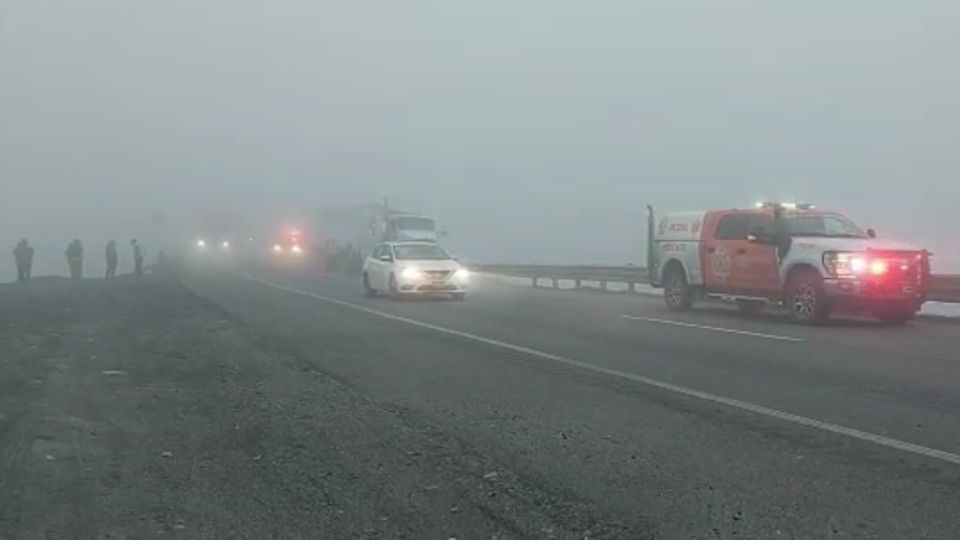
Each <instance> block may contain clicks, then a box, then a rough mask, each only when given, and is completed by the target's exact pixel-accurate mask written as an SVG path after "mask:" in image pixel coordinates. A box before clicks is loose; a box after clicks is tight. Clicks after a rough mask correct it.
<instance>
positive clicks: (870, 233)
mask: <svg viewBox="0 0 960 540" xmlns="http://www.w3.org/2000/svg"><path fill="white" fill-rule="evenodd" d="M867 236H869V237H870V238H876V237H877V231H875V230H873V229H867Z"/></svg>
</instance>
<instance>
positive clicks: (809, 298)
mask: <svg viewBox="0 0 960 540" xmlns="http://www.w3.org/2000/svg"><path fill="white" fill-rule="evenodd" d="M816 311H817V292H816V291H815V290H813V287H811V286H810V284H808V283H800V284H799V285H797V286H796V287H794V289H793V313H794V314H795V315H796V316H797V317H799V318H801V319H810V318H812V317H813V314H814V313H816Z"/></svg>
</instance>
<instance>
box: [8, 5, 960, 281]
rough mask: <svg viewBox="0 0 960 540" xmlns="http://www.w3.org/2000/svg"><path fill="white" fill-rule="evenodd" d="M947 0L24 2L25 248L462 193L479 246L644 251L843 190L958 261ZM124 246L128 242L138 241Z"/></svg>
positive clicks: (11, 197)
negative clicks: (659, 227)
mask: <svg viewBox="0 0 960 540" xmlns="http://www.w3.org/2000/svg"><path fill="white" fill-rule="evenodd" d="M958 15H960V9H958V8H957V7H956V6H955V5H954V4H952V3H949V2H880V3H878V2H873V1H868V0H857V1H849V2H827V1H806V2H769V1H751V2H737V3H722V2H656V3H651V2H638V1H636V0H625V1H610V2H556V1H552V2H547V1H538V2H514V1H504V0H485V1H482V2H466V1H450V0H446V1H431V2H428V1H406V2H400V1H386V0H384V1H380V2H373V1H369V2H326V1H319V2H317V1H306V0H301V1H278V0H270V1H266V0H259V1H254V0H242V1H235V0H231V1H226V0H210V1H206V2H196V1H193V0H167V1H164V2H129V1H126V0H86V1H83V2H77V1H75V0H42V1H38V0H4V2H2V3H0V246H2V247H3V248H4V249H5V250H6V251H5V253H6V254H7V255H6V256H7V257H8V258H9V259H10V260H9V264H7V263H5V264H3V265H0V280H3V281H7V280H9V279H11V276H12V271H13V261H12V256H11V255H10V250H12V248H13V246H14V244H15V243H16V242H17V240H18V239H19V238H21V237H24V236H26V237H28V238H29V239H30V240H31V241H32V242H33V244H34V245H35V246H36V249H37V262H36V264H37V269H36V270H35V273H40V274H49V273H60V274H63V273H65V272H66V266H65V262H64V256H63V252H64V249H65V248H66V245H67V243H68V242H69V241H70V240H71V239H72V238H74V237H77V238H80V239H82V240H83V241H84V242H85V244H86V245H87V248H88V252H89V253H91V254H96V256H94V257H91V259H90V260H91V265H92V266H91V269H92V271H93V272H99V271H100V270H99V269H98V267H97V266H96V265H97V264H100V263H101V261H100V254H101V253H102V249H103V244H104V243H105V242H106V241H107V240H108V239H111V238H112V239H116V240H117V241H118V242H119V244H120V246H121V257H123V258H124V259H123V261H122V262H121V264H122V265H126V270H129V265H130V261H129V251H130V250H129V240H130V239H131V238H139V239H141V241H142V243H143V244H144V246H145V249H146V252H147V256H148V257H150V256H152V255H155V254H156V253H157V252H158V250H159V249H160V248H161V247H162V246H164V245H167V246H175V245H178V244H180V243H182V242H184V241H186V239H188V238H190V237H191V236H192V235H194V234H197V233H198V231H199V230H200V229H202V228H204V227H207V226H208V225H206V223H208V222H209V221H210V219H211V218H210V216H211V215H215V216H219V217H218V218H217V219H220V220H222V221H225V222H230V223H238V224H244V226H249V224H251V223H256V224H257V227H258V228H259V229H264V228H268V227H269V226H270V225H269V224H271V223H277V224H279V223H289V222H296V223H300V224H303V226H304V227H311V226H312V225H311V224H312V220H313V216H314V213H315V212H316V211H317V210H318V209H319V208H322V207H323V206H325V205H330V204H347V203H365V202H377V201H380V200H381V199H382V198H383V197H389V199H390V201H391V203H392V204H395V205H396V206H398V207H402V208H404V209H410V210H415V211H419V212H423V213H426V214H429V215H432V216H434V217H436V218H437V219H438V220H439V222H440V223H442V225H443V226H444V227H445V228H446V229H447V230H448V231H449V236H447V238H446V240H445V241H446V242H447V243H448V244H449V246H450V248H451V249H452V250H453V251H454V252H455V253H457V254H458V255H459V256H460V257H462V258H463V259H464V260H468V261H483V262H544V263H565V262H570V263H625V262H642V261H643V248H644V241H643V239H644V235H645V233H644V227H645V221H644V216H643V208H644V205H645V204H648V203H650V204H654V205H655V206H657V207H659V208H663V209H696V208H709V207H732V206H743V205H752V204H753V202H754V201H756V200H791V201H804V202H813V203H817V204H818V205H820V206H823V207H829V208H831V209H836V210H839V211H842V212H844V213H846V214H848V215H849V216H850V217H852V218H853V219H854V220H855V221H857V222H858V223H860V224H861V226H863V227H874V228H876V229H877V230H878V231H879V233H880V236H881V237H887V238H896V239H900V240H905V241H909V242H911V243H913V244H917V245H920V246H924V247H928V248H929V249H931V250H932V251H934V252H935V253H936V257H935V259H934V260H935V263H934V265H935V266H934V268H935V270H939V271H947V270H952V271H960V254H958V251H960V250H958V249H957V241H956V231H957V229H958V228H960V218H958V217H957V210H956V205H957V201H960V181H958V178H957V174H958V171H960V157H958V153H957V152H956V145H957V142H958V141H960V127H958V126H960V100H958V98H957V96H960V70H957V69H956V68H955V65H956V54H957V51H960V33H958V32H956V28H957V22H958V21H957V18H958ZM121 268H122V270H123V269H124V267H123V266H122V267H121Z"/></svg>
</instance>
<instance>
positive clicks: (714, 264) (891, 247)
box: [647, 203, 930, 325]
mask: <svg viewBox="0 0 960 540" xmlns="http://www.w3.org/2000/svg"><path fill="white" fill-rule="evenodd" d="M648 209H649V218H648V219H649V223H648V230H649V232H648V239H647V240H648V254H647V259H648V260H647V268H648V269H649V274H650V283H651V285H653V286H654V287H662V288H663V292H664V299H665V301H666V304H667V307H669V308H670V309H672V310H687V309H690V308H691V307H692V306H693V304H694V302H695V301H696V300H697V299H699V298H702V297H719V298H725V299H728V300H732V301H733V302H735V303H736V304H737V306H738V307H739V308H740V309H741V310H743V311H746V312H753V311H757V310H760V309H762V308H763V307H764V306H767V305H770V304H783V305H784V306H785V307H786V308H787V310H788V311H789V313H790V316H791V317H792V318H793V319H794V320H795V321H797V322H800V323H804V324H811V325H817V324H822V323H824V322H826V320H827V319H828V318H829V317H830V315H831V313H834V312H838V311H856V312H868V313H872V314H874V315H875V316H876V317H878V318H879V319H880V320H881V321H883V322H885V323H888V324H902V323H904V322H906V321H908V320H910V319H912V318H913V316H914V315H915V314H916V313H917V311H919V309H920V306H921V305H922V304H923V302H924V301H925V300H926V289H927V285H928V283H929V277H930V254H929V253H928V252H927V251H926V250H924V249H920V248H917V247H914V246H910V245H907V244H901V243H898V242H892V241H886V240H878V239H877V238H876V233H875V232H874V231H873V230H872V229H867V230H866V231H864V230H862V229H860V228H859V227H857V226H856V225H855V224H854V223H853V222H852V221H851V220H850V219H848V218H846V217H845V216H843V215H842V214H839V213H836V212H829V211H823V210H819V209H817V208H815V207H813V206H811V205H797V204H778V203H758V204H757V206H756V207H755V208H749V209H734V210H706V211H697V212H676V213H663V214H658V213H657V212H655V211H654V209H653V208H651V207H648Z"/></svg>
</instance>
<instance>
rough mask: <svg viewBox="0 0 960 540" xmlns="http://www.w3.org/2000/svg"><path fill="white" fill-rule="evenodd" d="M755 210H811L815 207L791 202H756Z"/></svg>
mask: <svg viewBox="0 0 960 540" xmlns="http://www.w3.org/2000/svg"><path fill="white" fill-rule="evenodd" d="M756 207H757V208H773V209H777V208H779V209H781V210H813V209H814V208H816V206H814V205H812V204H808V203H792V202H782V203H778V202H758V203H757V204H756Z"/></svg>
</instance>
